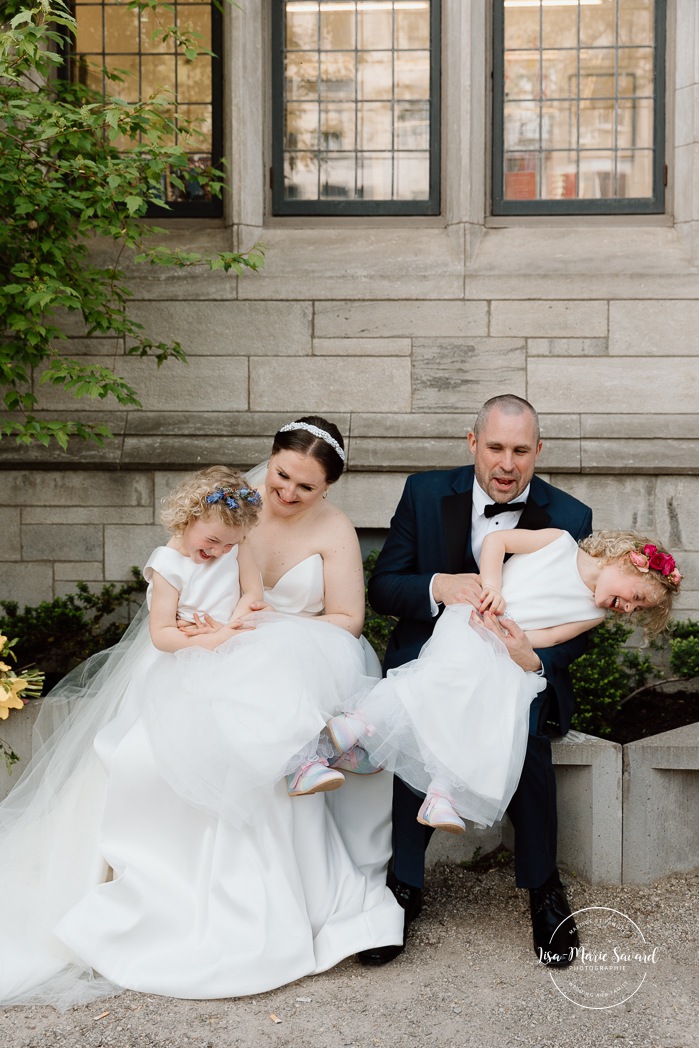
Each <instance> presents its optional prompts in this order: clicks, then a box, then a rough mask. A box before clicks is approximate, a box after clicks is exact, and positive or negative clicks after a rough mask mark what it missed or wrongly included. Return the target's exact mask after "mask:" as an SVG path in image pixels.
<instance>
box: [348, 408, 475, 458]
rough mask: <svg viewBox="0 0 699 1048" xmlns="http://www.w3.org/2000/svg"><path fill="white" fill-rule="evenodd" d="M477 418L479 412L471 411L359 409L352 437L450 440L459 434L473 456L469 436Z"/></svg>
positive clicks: (459, 437)
mask: <svg viewBox="0 0 699 1048" xmlns="http://www.w3.org/2000/svg"><path fill="white" fill-rule="evenodd" d="M474 420H475V416H473V417H472V415H471V413H470V412H469V413H468V414H465V413H463V412H456V413H452V412H444V413H441V412H440V414H439V415H435V414H434V412H432V413H428V414H422V413H420V412H417V411H415V412H410V413H405V414H400V413H399V412H396V413H395V414H394V413H393V412H387V411H382V412H378V413H377V414H374V415H372V414H369V413H364V412H357V413H356V414H353V415H352V439H353V440H355V439H356V438H357V437H376V438H379V437H389V438H392V439H400V438H412V439H415V438H417V439H418V440H422V439H424V438H428V439H433V440H440V439H441V440H448V439H449V438H451V437H456V438H457V439H459V440H461V442H462V444H463V449H464V455H465V456H468V458H469V459H470V452H469V451H468V446H467V444H466V436H467V434H468V432H469V430H470V429H471V426H472V425H473V422H474Z"/></svg>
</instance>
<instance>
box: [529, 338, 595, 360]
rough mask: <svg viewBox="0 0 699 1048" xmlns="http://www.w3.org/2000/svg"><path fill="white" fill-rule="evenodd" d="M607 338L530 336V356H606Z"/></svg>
mask: <svg viewBox="0 0 699 1048" xmlns="http://www.w3.org/2000/svg"><path fill="white" fill-rule="evenodd" d="M607 353H608V346H607V339H606V338H528V339H527V354H528V355H529V356H530V357H604V356H606V355H607Z"/></svg>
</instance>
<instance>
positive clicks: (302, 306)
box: [129, 301, 312, 357]
mask: <svg viewBox="0 0 699 1048" xmlns="http://www.w3.org/2000/svg"><path fill="white" fill-rule="evenodd" d="M129 313H130V315H131V316H132V317H133V318H134V320H137V321H138V322H139V323H140V324H143V326H144V328H145V333H146V334H147V335H148V336H149V337H150V338H152V339H153V340H154V341H156V342H160V341H163V342H173V341H177V342H179V343H180V344H181V346H182V348H183V349H184V351H185V353H187V354H188V355H191V356H226V357H228V356H267V355H272V356H278V355H279V354H281V353H283V354H284V355H285V356H298V355H300V354H307V353H310V352H311V319H312V307H311V304H310V303H306V302H238V301H231V302H191V301H189V302H188V301H175V302H164V301H158V302H153V301H151V302H131V303H130V305H129Z"/></svg>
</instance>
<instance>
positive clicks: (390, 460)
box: [350, 437, 471, 472]
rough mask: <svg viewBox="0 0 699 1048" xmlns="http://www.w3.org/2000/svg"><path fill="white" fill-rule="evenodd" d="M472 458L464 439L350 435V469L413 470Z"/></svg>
mask: <svg viewBox="0 0 699 1048" xmlns="http://www.w3.org/2000/svg"><path fill="white" fill-rule="evenodd" d="M467 455H468V461H471V454H470V452H469V451H468V449H467V446H466V442H465V441H464V440H440V439H438V438H431V437H421V438H420V439H418V440H416V439H415V438H414V437H408V438H406V437H399V438H395V437H394V438H390V437H383V438H381V439H377V438H371V439H365V438H363V437H352V446H351V455H350V464H351V466H352V469H357V470H359V469H365V470H381V471H384V470H391V471H392V472H395V471H400V470H403V471H407V472H414V471H418V470H424V469H453V468H454V466H462V465H464V464H465V462H466V461H467Z"/></svg>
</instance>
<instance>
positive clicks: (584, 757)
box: [427, 731, 622, 884]
mask: <svg viewBox="0 0 699 1048" xmlns="http://www.w3.org/2000/svg"><path fill="white" fill-rule="evenodd" d="M552 750H553V764H554V770H555V773H556V787H557V793H558V858H559V862H560V863H561V864H562V865H563V866H566V867H567V868H568V869H570V870H573V871H575V873H576V874H579V875H580V876H582V877H584V878H585V880H587V881H589V882H590V883H591V884H621V882H622V856H621V847H622V747H621V746H620V745H619V744H618V743H615V742H609V741H608V740H606V739H598V738H596V737H595V736H593V735H584V734H583V733H582V732H578V731H571V732H569V733H568V735H566V736H565V737H563V738H558V739H554V740H553V743H552ZM444 838H447V840H444ZM500 844H504V845H505V847H507V848H510V849H513V848H514V830H513V828H512V824H511V822H510V820H509V819H508V818H507V817H505V819H503V821H502V822H501V823H498V824H496V825H495V826H492V827H491V828H490V829H488V830H476V829H472V828H471V829H469V830H467V832H466V834H465V835H464V836H463V837H453V836H451V835H450V834H446V833H441V834H439V833H435V834H434V835H433V837H432V840H431V841H430V846H429V849H428V852H427V865H428V866H432V865H434V863H435V862H440V861H444V860H449V861H452V862H463V861H467V860H469V859H471V858H472V857H473V854H474V852H475V851H476V849H477V848H479V847H480V849H481V851H482V852H484V853H485V852H488V851H490V850H492V849H493V848H496V847H498V845H500Z"/></svg>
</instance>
